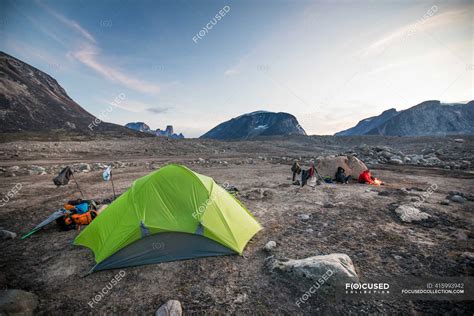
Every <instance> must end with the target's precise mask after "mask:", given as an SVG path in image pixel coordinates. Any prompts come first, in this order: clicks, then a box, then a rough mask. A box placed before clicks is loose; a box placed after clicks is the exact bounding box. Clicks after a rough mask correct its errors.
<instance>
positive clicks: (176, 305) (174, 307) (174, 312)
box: [155, 300, 183, 316]
mask: <svg viewBox="0 0 474 316" xmlns="http://www.w3.org/2000/svg"><path fill="white" fill-rule="evenodd" d="M181 315H183V309H182V308H181V303H180V302H179V301H177V300H169V301H168V302H166V303H165V304H163V305H161V306H160V308H158V310H157V311H156V312H155V316H181Z"/></svg>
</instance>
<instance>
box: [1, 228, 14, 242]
mask: <svg viewBox="0 0 474 316" xmlns="http://www.w3.org/2000/svg"><path fill="white" fill-rule="evenodd" d="M0 238H1V239H3V240H7V239H14V238H16V234H15V233H14V232H11V231H8V230H5V229H0Z"/></svg>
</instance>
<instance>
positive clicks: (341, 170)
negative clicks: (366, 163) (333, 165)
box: [336, 167, 351, 184]
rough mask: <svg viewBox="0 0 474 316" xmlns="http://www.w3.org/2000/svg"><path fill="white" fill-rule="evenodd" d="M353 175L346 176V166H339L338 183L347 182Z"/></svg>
mask: <svg viewBox="0 0 474 316" xmlns="http://www.w3.org/2000/svg"><path fill="white" fill-rule="evenodd" d="M350 178H351V176H350V175H349V176H346V170H344V168H342V167H338V168H337V172H336V182H337V183H343V184H347V183H348V182H349V180H350Z"/></svg>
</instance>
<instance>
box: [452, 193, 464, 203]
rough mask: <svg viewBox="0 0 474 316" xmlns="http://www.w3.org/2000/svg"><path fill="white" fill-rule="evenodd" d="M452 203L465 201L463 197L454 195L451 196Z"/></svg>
mask: <svg viewBox="0 0 474 316" xmlns="http://www.w3.org/2000/svg"><path fill="white" fill-rule="evenodd" d="M451 201H453V202H456V203H461V204H462V203H464V201H465V199H464V198H463V197H462V196H461V195H457V194H456V195H453V196H451Z"/></svg>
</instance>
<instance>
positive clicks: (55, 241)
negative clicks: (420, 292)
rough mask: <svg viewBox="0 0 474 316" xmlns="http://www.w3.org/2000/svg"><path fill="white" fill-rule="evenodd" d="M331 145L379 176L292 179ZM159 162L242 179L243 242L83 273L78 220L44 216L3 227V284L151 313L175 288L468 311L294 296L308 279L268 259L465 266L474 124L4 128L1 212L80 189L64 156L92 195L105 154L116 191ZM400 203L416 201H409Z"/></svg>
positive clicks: (334, 308)
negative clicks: (142, 132)
mask: <svg viewBox="0 0 474 316" xmlns="http://www.w3.org/2000/svg"><path fill="white" fill-rule="evenodd" d="M341 153H349V154H353V155H354V154H355V155H357V156H358V157H359V158H361V159H362V160H364V161H365V162H366V163H367V164H368V165H369V166H370V167H371V168H372V170H373V173H374V175H375V176H377V177H378V178H381V179H382V180H384V181H385V183H386V185H385V186H380V187H373V186H365V185H359V184H356V183H351V184H347V185H333V184H326V185H320V186H317V187H315V188H314V189H313V188H311V187H304V188H300V187H297V186H293V185H291V181H290V180H289V177H290V175H291V174H290V170H289V165H290V164H291V162H292V161H293V159H300V160H301V162H302V165H303V166H307V165H308V164H309V163H310V162H311V160H312V159H317V157H319V156H322V155H328V154H334V155H337V154H341ZM170 162H173V163H182V164H184V165H186V166H188V167H190V168H191V169H193V170H195V171H197V172H199V173H202V174H205V175H209V176H211V177H213V178H214V179H215V180H216V181H217V182H218V183H225V182H227V183H230V184H232V185H234V186H236V187H237V188H238V189H239V195H238V198H239V199H240V200H241V201H242V202H243V203H244V204H245V205H246V206H247V208H248V209H249V210H250V211H251V212H252V213H253V214H254V216H255V217H256V218H257V220H258V221H259V222H260V223H261V224H262V226H263V227H264V229H263V230H262V231H261V232H259V233H258V234H257V235H256V236H255V237H254V238H253V239H252V240H251V241H250V242H249V244H248V245H247V247H246V249H245V252H244V255H243V256H228V257H214V258H204V259H196V260H187V261H180V262H170V263H163V264H158V265H149V266H143V267H133V268H127V269H123V271H124V272H123V273H121V272H120V270H118V271H102V272H97V273H94V274H92V275H88V276H85V275H86V273H87V272H88V271H89V269H90V268H91V267H92V265H93V256H92V254H91V252H90V251H89V250H88V249H85V248H81V247H76V246H73V245H72V244H71V242H72V240H73V239H74V238H75V236H77V234H78V232H77V231H68V232H61V231H58V230H57V228H56V227H55V226H54V225H51V226H50V227H48V228H46V229H45V230H43V231H40V232H38V233H36V234H35V235H33V236H32V237H31V238H28V239H25V240H21V239H20V238H18V237H16V238H14V239H5V240H2V241H0V247H1V253H2V256H1V257H0V268H1V269H0V289H21V290H24V291H27V292H30V293H33V294H34V295H36V299H37V307H36V310H35V311H36V313H38V314H58V313H62V314H63V313H68V314H89V313H90V314H92V313H100V314H107V313H112V312H115V313H120V314H124V313H133V314H153V313H154V312H155V311H156V310H157V309H158V307H159V306H160V305H162V304H163V303H165V302H166V301H168V300H172V299H174V300H178V301H180V302H181V304H182V308H183V312H184V314H204V313H206V314H207V313H212V314H227V313H235V314H250V313H251V314H328V313H338V314H354V313H371V314H375V313H377V314H381V313H384V314H446V313H451V314H472V311H473V310H474V303H473V301H415V300H413V301H393V300H363V301H362V300H354V301H346V302H341V301H338V300H335V299H334V297H332V296H331V295H329V294H325V293H323V292H318V293H316V294H315V295H313V296H312V297H311V298H310V299H308V300H307V301H305V302H304V303H303V304H296V302H297V300H298V299H300V298H301V297H302V295H303V294H304V293H305V292H306V291H307V290H308V288H309V287H310V286H311V284H312V280H311V279H310V278H309V279H308V278H307V276H304V277H301V276H300V277H298V276H296V277H295V276H294V275H291V274H288V273H285V272H281V271H275V269H273V270H272V268H271V263H272V262H273V263H274V262H275V260H278V262H287V261H285V260H286V259H303V258H308V257H313V256H318V255H328V254H334V253H342V254H346V255H347V256H348V257H349V258H350V260H351V262H352V264H353V266H354V272H355V273H356V274H357V276H358V278H359V280H361V281H363V282H366V281H368V280H370V281H374V280H375V281H376V280H387V278H388V279H390V278H392V279H398V278H402V277H407V278H417V277H429V276H442V277H452V276H463V277H467V276H471V277H472V276H473V274H474V269H473V268H474V245H473V244H472V238H473V231H474V230H473V216H472V210H473V206H474V202H473V201H472V199H473V195H474V185H473V184H474V173H473V172H472V167H471V166H473V164H474V137H464V136H463V137H442V138H441V137H440V138H436V137H423V138H421V137H420V138H418V137H417V138H400V137H393V138H389V137H294V138H289V139H282V138H271V139H267V140H256V141H246V142H216V141H211V140H205V141H204V140H167V139H163V138H146V139H139V140H137V139H126V138H125V139H119V140H95V141H82V142H79V141H15V142H4V143H2V144H0V192H1V193H2V198H4V201H6V202H5V203H4V202H2V204H5V205H3V206H2V207H0V226H1V227H3V229H6V230H9V231H12V232H14V233H16V234H18V235H22V234H24V233H26V232H28V231H29V229H31V228H32V227H33V226H35V225H36V224H37V223H39V222H40V221H41V220H42V219H43V218H45V217H47V215H49V213H50V212H51V211H53V210H55V209H57V208H59V207H61V205H62V204H63V203H64V202H66V201H68V200H70V199H73V198H77V197H79V193H78V192H77V189H76V188H75V186H74V184H72V183H71V184H70V185H69V186H66V187H60V188H56V187H55V186H54V185H53V183H52V180H51V179H52V175H53V174H56V173H57V172H58V171H59V170H60V168H61V167H62V166H65V165H71V166H73V168H74V169H75V170H76V171H77V173H76V179H77V181H78V182H79V184H80V185H81V188H82V190H83V192H84V194H85V196H86V197H87V198H92V199H97V200H103V199H106V198H110V197H111V196H112V189H111V187H110V183H105V182H103V181H102V180H101V171H100V170H101V169H102V168H103V167H104V166H105V165H108V164H110V163H112V164H113V165H114V179H115V180H114V183H115V189H116V191H117V192H124V191H125V190H126V189H127V188H128V187H129V186H130V185H131V183H132V182H133V180H134V179H136V178H138V177H140V176H143V175H146V174H148V173H149V172H152V171H153V170H154V169H157V168H159V167H161V166H163V165H165V164H167V163H170ZM15 188H16V189H15ZM433 188H435V189H433ZM7 192H13V193H12V195H13V197H8V195H6V194H7ZM415 203H417V204H415ZM406 207H411V208H413V207H415V208H416V209H417V211H418V212H419V213H414V212H412V211H411V210H410V209H409V210H410V211H408V212H407V208H406ZM420 214H421V215H420ZM410 216H412V217H413V216H414V217H413V218H412V219H413V220H412V221H410V220H409V219H410V218H411V217H410ZM10 237H11V236H10ZM5 238H8V237H7V236H5ZM269 241H274V242H275V244H274V245H273V246H274V247H270V248H272V249H271V250H265V249H264V247H265V245H267V244H268V242H269ZM290 262H291V261H290ZM118 273H120V281H119V282H118V283H117V285H115V286H114V287H113V289H112V290H110V292H109V293H108V294H107V295H105V296H103V297H101V299H100V301H98V302H97V303H94V304H93V308H92V307H91V306H90V304H89V303H90V302H91V300H92V299H93V298H94V297H96V295H97V293H99V291H100V290H101V289H103V288H104V287H105V286H106V285H107V284H109V282H110V281H111V279H112V278H114V277H115V276H117V274H118ZM122 275H123V276H122ZM25 295H27V294H25ZM25 301H28V302H29V301H32V303H31V304H33V305H34V301H35V300H34V299H31V297H30V296H28V299H25Z"/></svg>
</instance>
